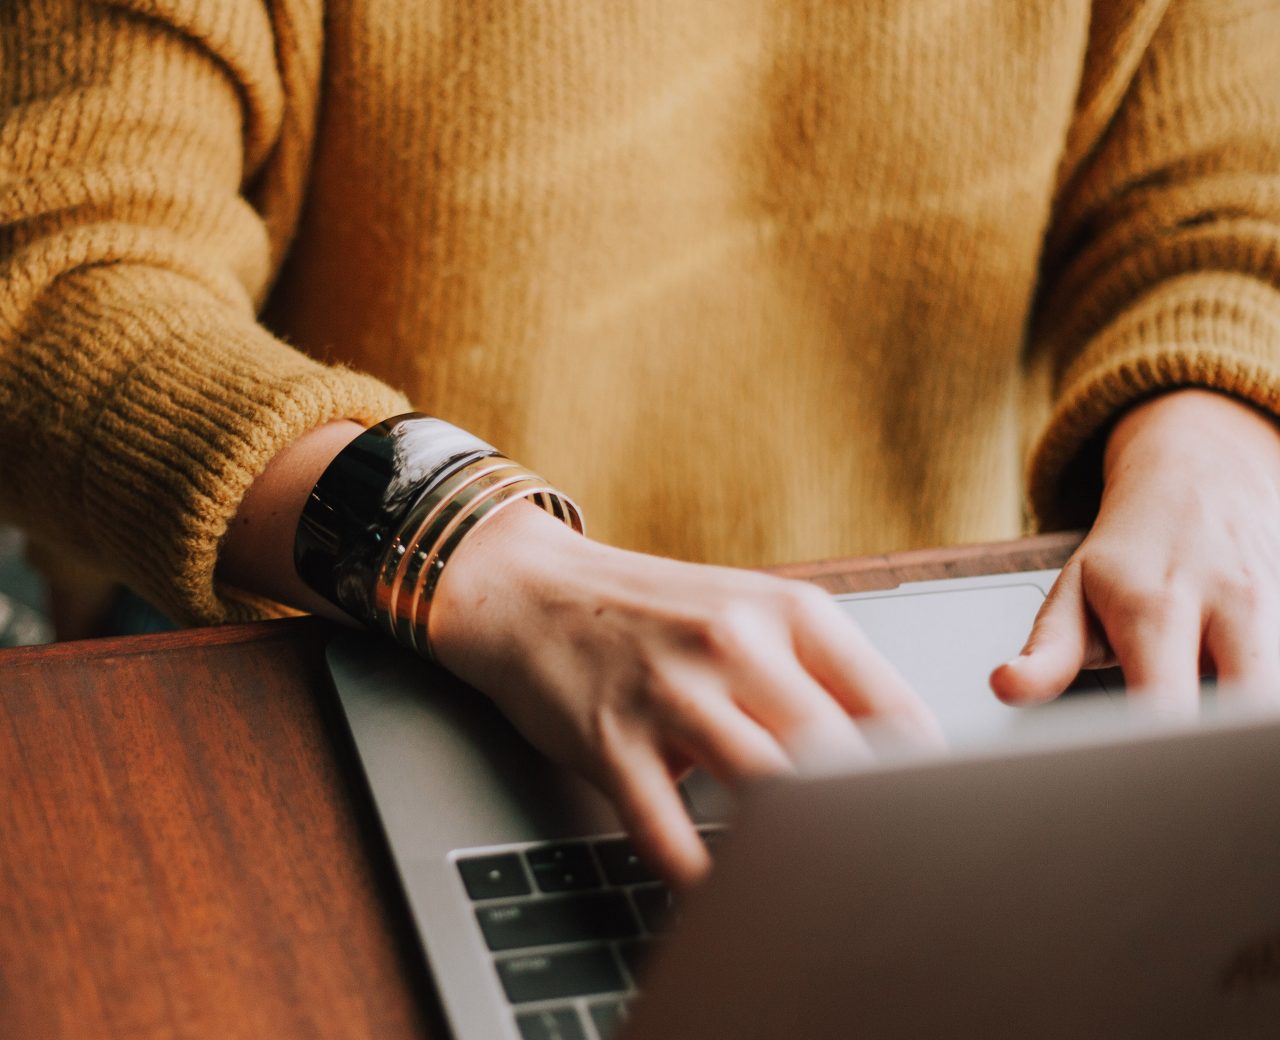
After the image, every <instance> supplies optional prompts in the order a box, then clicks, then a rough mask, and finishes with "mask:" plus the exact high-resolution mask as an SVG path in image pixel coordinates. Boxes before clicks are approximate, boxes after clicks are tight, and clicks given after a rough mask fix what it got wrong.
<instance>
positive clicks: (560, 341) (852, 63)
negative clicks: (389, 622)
mask: <svg viewBox="0 0 1280 1040" xmlns="http://www.w3.org/2000/svg"><path fill="white" fill-rule="evenodd" d="M1278 70H1280V4H1277V3H1275V2H1264V0H1112V2H1106V3H1104V2H1098V3H1095V4H1091V3H1088V2H1086V0H860V2H856V3H849V2H844V0H708V2H690V0H628V2H622V0H619V2H617V3H614V2H608V3H605V2H595V0H590V2H587V0H544V2H537V3H533V2H523V0H452V2H449V0H415V2H412V3H406V2H403V0H328V2H327V3H324V2H322V0H272V2H266V0H113V2H88V0H6V2H4V3H3V4H0V513H2V514H3V515H4V516H6V517H8V518H10V519H12V520H16V521H17V522H19V523H21V524H23V525H24V526H26V527H28V528H29V529H31V530H32V531H34V532H35V533H37V534H38V536H39V537H41V538H42V539H44V540H46V541H47V542H48V543H50V544H51V545H53V546H54V547H55V549H56V551H57V552H60V553H64V554H74V555H78V556H82V557H86V558H88V559H91V560H92V561H94V562H96V564H97V565H98V566H99V567H102V568H105V569H108V570H109V571H111V572H112V573H114V574H116V575H118V576H119V577H121V578H123V579H125V580H126V581H128V582H130V583H131V584H133V585H134V586H135V587H137V588H139V589H140V590H141V591H143V592H144V593H145V594H146V595H148V596H150V597H151V598H153V599H154V600H156V601H158V602H159V603H160V604H162V605H163V606H164V607H165V608H166V609H168V610H169V611H171V612H172V613H174V614H175V615H177V616H179V617H183V618H190V619H203V620H218V619H226V618H230V617H237V616H244V615H245V614H246V613H249V612H251V611H252V610H254V609H256V608H255V606H254V605H253V604H249V603H247V602H246V601H245V600H244V598H243V597H241V596H239V595H238V594H236V593H235V592H234V591H233V590H225V589H219V588H217V587H216V584H215V581H214V577H213V576H214V567H215V563H216V559H217V552H218V546H219V542H220V539H221V538H222V536H223V535H224V533H225V531H226V529H227V525H228V521H229V519H230V518H231V516H232V515H233V513H234V511H235V509H236V506H237V503H238V502H239V500H240V497H241V495H242V494H243V492H244V490H245V488H246V487H247V486H248V485H249V483H250V482H251V481H252V480H253V478H254V477H255V475H256V474H257V473H259V472H260V471H261V470H262V468H263V467H264V465H265V464H266V463H267V461H268V460H269V459H270V458H271V456H272V455H273V453H275V452H276V451H277V450H279V449H280V448H281V447H282V446H284V445H285V444H287V443H288V442H289V441H290V439H292V438H294V437H296V436H298V435H299V434H301V433H302V432H304V431H305V430H307V429H308V428H310V427H313V426H315V425H317V424H319V423H322V422H324V421H326V420H329V419H332V418H336V417H342V416H349V417H353V418H355V419H357V420H359V421H362V422H372V421H375V420H377V419H380V418H383V417H384V416H386V415H388V414H391V413H394V412H396V411H399V410H401V409H403V408H405V407H406V405H407V401H409V402H412V404H413V405H414V406H416V407H418V408H420V409H422V410H425V411H427V412H430V413H433V414H436V415H439V416H442V417H444V418H447V419H449V420H451V421H453V422H455V423H457V424H458V425H461V426H463V427H466V428H468V429H470V430H472V431H473V432H475V433H477V434H479V435H480V436H482V437H484V438H486V439H488V440H489V441H491V442H492V443H494V444H496V445H498V446H499V447H500V448H502V449H504V450H505V451H506V452H507V453H508V454H510V455H511V456H513V457H514V458H517V459H519V460H520V461H521V462H523V463H525V464H526V465H528V466H530V467H531V468H533V469H536V470H538V471H540V472H541V473H542V474H543V475H544V476H546V477H548V478H549V479H551V480H553V481H555V482H556V483H557V484H558V485H560V486H561V487H562V488H564V489H565V490H566V491H567V492H569V493H570V494H572V495H573V496H575V497H576V498H577V499H578V500H579V501H580V503H581V504H582V506H583V508H584V510H585V512H586V515H587V518H588V525H589V529H590V530H591V531H592V533H594V534H595V535H596V536H598V537H600V538H602V539H605V540H608V541H611V542H614V543H617V544H621V545H624V546H629V547H633V548H638V549H643V550H651V551H656V552H661V553H666V554H672V555H676V556H681V557H686V558H691V559H699V560H714V561H720V562H725V563H731V564H745V565H750V564H767V563H771V562H777V561H788V560H796V559H803V558H815V557H821V556H833V555H841V554H850V553H863V552H869V551H881V550H889V549H895V548H901V547H906V546H911V545H922V544H928V543H943V542H950V541H957V540H969V539H984V538H991V537H999V536H1005V535H1014V534H1016V533H1017V532H1018V531H1019V530H1020V528H1021V526H1022V524H1023V515H1024V514H1023V502H1024V496H1023V491H1022V488H1023V481H1022V477H1023V474H1024V466H1025V465H1026V464H1027V463H1026V460H1027V459H1028V458H1029V459H1030V463H1029V467H1030V468H1029V473H1030V482H1029V488H1030V500H1031V502H1032V503H1033V507H1034V512H1035V513H1036V514H1037V515H1038V516H1039V518H1040V519H1041V521H1042V522H1044V523H1047V524H1058V523H1065V522H1080V521H1082V520H1085V519H1087V518H1088V515H1089V511H1090V510H1091V509H1092V508H1093V505H1094V502H1095V499H1096V494H1097V481H1098V476H1097V457H1096V451H1097V445H1098V443H1099V439H1100V436H1101V435H1102V434H1104V433H1105V431H1106V429H1107V427H1108V424H1109V423H1110V422H1111V421H1112V420H1113V419H1114V418H1115V416H1116V415H1117V414H1118V413H1119V412H1120V411H1121V410H1122V409H1123V408H1125V407H1126V406H1127V405H1129V404H1130V403H1132V402H1134V401H1135V400H1137V399H1140V398H1141V397H1143V396H1145V395H1149V394H1151V393H1152V392H1155V391H1158V390H1160V389H1162V388H1167V387H1174V386H1180V385H1185V384H1201V385H1206V386H1211V387H1217V388H1220V389H1222V390H1225V391H1229V392H1231V393H1234V394H1238V395H1240V396H1242V397H1245V398H1248V399H1250V400H1252V401H1254V402H1256V403H1257V404H1259V405H1261V406H1262V407H1264V408H1269V409H1273V410H1274V409H1277V408H1280V71H1278ZM402 395H403V396H402ZM406 398H407V401H406Z"/></svg>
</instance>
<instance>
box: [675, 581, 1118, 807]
mask: <svg viewBox="0 0 1280 1040" xmlns="http://www.w3.org/2000/svg"><path fill="white" fill-rule="evenodd" d="M987 581H990V579H987ZM1046 584H1047V582H1046ZM1044 597H1045V592H1044V589H1042V588H1041V587H1040V585H1039V584H1036V583H1034V582H1032V581H1028V580H1026V579H1024V578H1018V579H1014V580H1012V581H1010V582H1009V583H1008V584H987V585H985V586H982V587H964V586H963V585H961V586H960V587H953V588H941V589H940V588H937V587H933V588H928V589H918V588H913V586H911V585H906V586H902V587H900V588H897V589H891V590H888V591H885V592H872V593H860V594H857V595H853V596H841V597H838V602H839V603H840V606H841V607H842V608H843V609H844V610H845V611H846V612H847V613H848V614H849V615H850V616H851V617H852V618H853V619H854V620H855V621H857V622H858V624H859V625H860V626H861V627H862V630H863V631H864V632H866V634H867V636H868V638H869V639H870V640H871V642H872V643H873V644H874V645H875V646H876V648H877V649H878V650H879V651H880V652H881V653H883V654H884V655H885V657H887V658H888V659H889V661H890V662H891V663H892V664H893V665H894V666H895V667H896V668H897V669H898V671H899V672H901V673H902V675H903V676H904V677H905V678H906V680H907V682H909V683H910V684H911V687H912V688H913V689H914V690H915V691H916V692H917V693H919V694H920V696H921V697H922V698H923V699H924V701H925V702H926V703H927V704H928V705H929V707H930V709H932V711H933V713H934V714H935V715H936V716H937V718H938V721H939V723H940V724H941V726H942V729H943V732H944V733H945V734H946V737H947V741H948V743H949V744H950V745H951V746H952V747H954V748H962V747H973V746H975V745H988V744H993V743H994V744H997V745H999V744H1005V743H1016V742H1018V741H1019V740H1020V739H1023V738H1025V737H1027V736H1029V735H1031V731H1032V730H1035V731H1036V732H1042V725H1041V724H1042V723H1043V722H1044V715H1045V714H1046V712H1050V713H1051V712H1052V710H1053V709H1052V706H1047V707H1037V708H1011V707H1009V706H1008V705H1006V704H1002V703H1001V702H1000V701H998V700H997V699H996V696H995V694H993V693H992V692H991V687H990V686H989V685H988V681H987V680H988V677H989V676H990V675H991V672H992V670H993V669H994V668H995V667H996V666H997V665H999V664H1002V663H1003V662H1005V661H1007V660H1009V659H1010V658H1011V657H1013V656H1015V655H1016V654H1017V653H1018V651H1019V650H1021V649H1022V645H1023V643H1024V642H1025V641H1026V638H1027V634H1028V633H1029V632H1030V631H1031V623H1032V621H1034V620H1035V616H1036V612H1037V611H1038V610H1039V609H1040V605H1041V604H1042V603H1043V602H1044ZM1075 688H1076V689H1077V690H1081V691H1086V692H1087V691H1089V690H1090V689H1092V690H1093V691H1094V692H1100V693H1105V692H1109V691H1108V689H1107V686H1106V685H1104V683H1103V682H1102V680H1101V679H1099V678H1098V677H1097V675H1096V674H1095V673H1088V672H1087V673H1084V674H1083V675H1082V676H1081V679H1080V680H1079V681H1078V682H1077V684H1076V687H1075ZM682 787H683V790H684V795H685V800H686V802H687V804H688V806H689V810H690V813H691V814H692V815H693V817H694V819H695V820H696V821H697V822H699V823H711V822H720V821H723V820H725V819H727V818H728V817H729V815H730V812H731V810H732V807H733V800H732V797H731V795H730V794H729V793H728V792H727V791H726V790H725V789H724V788H723V787H722V786H721V785H720V784H718V783H716V781H715V780H713V779H712V778H711V777H710V776H708V775H707V774H706V773H703V772H701V771H695V772H694V773H692V774H690V776H689V777H688V778H687V779H686V780H685V781H684V784H683V785H682Z"/></svg>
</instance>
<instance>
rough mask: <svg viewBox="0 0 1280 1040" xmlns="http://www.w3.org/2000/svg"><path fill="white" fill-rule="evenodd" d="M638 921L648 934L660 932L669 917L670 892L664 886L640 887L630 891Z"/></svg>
mask: <svg viewBox="0 0 1280 1040" xmlns="http://www.w3.org/2000/svg"><path fill="white" fill-rule="evenodd" d="M631 898H632V899H633V900H635V904H636V909H637V910H638V911H639V912H640V920H641V921H642V922H644V927H645V930H646V931H648V932H654V933H657V932H660V931H662V929H663V927H664V926H665V925H666V924H667V922H668V920H669V919H670V916H671V892H670V891H669V890H668V889H667V888H666V886H665V885H641V886H640V887H638V888H633V889H632V890H631Z"/></svg>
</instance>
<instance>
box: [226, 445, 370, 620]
mask: <svg viewBox="0 0 1280 1040" xmlns="http://www.w3.org/2000/svg"><path fill="white" fill-rule="evenodd" d="M362 429H363V427H361V426H360V425H359V424H357V423H354V422H351V421H349V420H339V421H337V422H331V423H326V424H325V425H323V426H320V427H317V428H316V429H314V430H311V431H310V432H309V433H306V434H304V435H303V436H301V437H299V438H298V439H297V440H296V441H294V442H293V443H292V444H290V445H289V446H288V447H287V448H285V449H284V450H283V451H281V452H279V453H278V454H277V455H276V456H275V457H274V458H273V459H272V460H271V463H270V465H268V466H267V468H266V469H265V470H264V471H263V472H262V474H261V475H260V476H259V477H258V478H257V479H256V480H255V481H254V482H253V484H252V485H251V486H250V488H249V491H248V493H247V494H246V495H245V496H244V499H243V500H242V501H241V503H240V508H239V509H238V510H237V511H236V515H235V519H234V520H233V521H232V523H231V528H230V530H228V532H227V537H226V540H225V541H224V542H223V545H222V551H221V553H220V554H219V558H218V578H219V580H221V581H222V582H225V583H226V584H229V585H233V586H235V587H236V588H238V589H241V590H243V591H245V592H249V593H252V594H253V595H255V596H264V597H266V598H267V599H272V600H275V601H276V602H277V603H282V604H285V605H286V606H290V607H297V608H298V609H300V610H306V611H308V612H310V613H313V614H320V615H322V616H325V617H330V618H334V619H338V620H346V621H349V620H350V618H348V617H347V616H346V615H345V614H344V613H343V612H342V611H341V610H340V609H339V608H338V607H336V606H335V605H334V604H332V603H330V602H329V601H328V600H326V599H324V598H323V597H322V596H320V595H319V594H318V593H316V592H315V591H314V590H312V589H310V588H308V587H307V586H306V585H305V584H304V583H303V581H302V579H301V578H299V577H298V573H297V571H296V570H294V566H293V540H294V534H295V532H296V531H297V529H298V519H299V517H300V516H301V515H302V509H303V507H304V506H305V505H306V502H307V496H308V495H309V494H310V493H311V489H312V488H313V487H315V483H316V481H317V480H319V479H320V475H321V474H322V473H323V472H324V470H325V468H326V467H327V466H328V465H329V463H330V462H332V461H333V459H334V457H335V456H336V455H337V454H338V452H340V451H341V450H342V449H343V448H345V447H346V446H347V445H348V444H349V443H350V442H351V441H352V440H354V439H355V438H356V437H357V436H359V435H360V432H361V430H362Z"/></svg>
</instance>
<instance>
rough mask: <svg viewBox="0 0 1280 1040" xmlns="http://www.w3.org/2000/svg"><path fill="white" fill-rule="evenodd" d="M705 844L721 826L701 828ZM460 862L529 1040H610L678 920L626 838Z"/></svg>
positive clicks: (515, 849) (514, 850)
mask: <svg viewBox="0 0 1280 1040" xmlns="http://www.w3.org/2000/svg"><path fill="white" fill-rule="evenodd" d="M699 831H700V832H701V833H702V836H703V840H704V841H706V842H707V844H708V846H711V845H712V844H714V840H715V838H716V836H717V835H718V834H719V832H720V828H710V827H705V828H699ZM454 862H455V863H456V865H457V868H458V874H459V875H460V876H461V878H462V884H463V886H464V887H465V888H466V891H467V895H468V896H469V897H470V898H471V901H472V903H473V909H474V912H475V920H476V924H477V925H478V926H479V929H480V934H481V936H483V938H484V942H485V945H486V946H487V947H488V949H489V953H490V957H491V958H492V961H493V968H494V971H495V973H496V975H497V978H498V982H499V984H500V985H501V987H502V990H503V992H504V993H505V994H506V997H507V1001H508V1002H509V1003H510V1004H511V1007H512V1013H513V1014H514V1016H515V1022H516V1027H517V1029H518V1030H519V1033H520V1036H521V1038H522V1040H608V1038H609V1037H610V1036H611V1035H612V1034H613V1033H614V1032H615V1031H616V1029H617V1028H618V1027H619V1026H620V1025H621V1024H622V1022H623V1021H624V1020H625V1018H626V1013H627V1005H628V1004H629V1002H630V1001H631V999H632V998H633V997H634V996H635V994H636V987H637V985H638V980H639V978H640V974H641V972H642V970H643V965H644V962H645V960H646V958H647V956H648V952H649V950H650V947H651V945H652V943H653V942H654V940H655V938H656V937H657V936H658V935H660V934H661V932H662V929H663V927H664V925H665V924H666V923H667V922H668V921H669V920H670V917H671V893H670V892H669V890H668V889H667V888H666V886H665V885H663V884H662V883H661V881H660V880H659V878H658V877H657V875H655V874H654V873H653V872H652V871H650V870H649V868H648V867H646V866H645V865H644V863H643V862H641V860H640V857H639V856H638V855H637V854H636V851H635V849H634V847H633V846H632V845H631V842H629V841H628V840H627V839H626V838H621V837H606V838H597V839H586V840H581V841H568V842H544V843H539V844H528V845H517V846H508V847H503V848H497V849H485V850H483V851H480V850H475V851H472V850H461V851H459V852H457V853H455V854H454Z"/></svg>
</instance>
